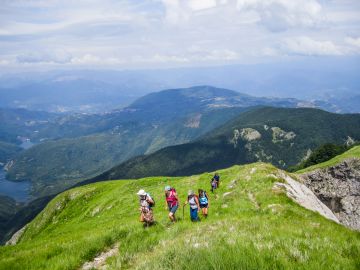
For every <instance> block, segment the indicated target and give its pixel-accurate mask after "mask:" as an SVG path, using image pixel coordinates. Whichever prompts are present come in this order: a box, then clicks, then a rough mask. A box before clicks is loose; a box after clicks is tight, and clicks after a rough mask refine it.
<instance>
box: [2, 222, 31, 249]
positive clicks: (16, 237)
mask: <svg viewBox="0 0 360 270" xmlns="http://www.w3.org/2000/svg"><path fill="white" fill-rule="evenodd" d="M27 226H28V224H26V225H25V226H24V227H22V228H21V229H20V230H18V231H17V232H16V233H14V234H13V235H12V236H11V238H10V240H9V241H7V242H6V243H5V246H12V245H16V244H17V243H18V242H19V240H20V238H21V236H22V235H23V234H24V232H25V230H26V228H27Z"/></svg>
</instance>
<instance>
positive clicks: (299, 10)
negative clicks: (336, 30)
mask: <svg viewBox="0 0 360 270" xmlns="http://www.w3.org/2000/svg"><path fill="white" fill-rule="evenodd" d="M237 8H238V9H239V10H240V11H248V10H253V11H255V12H256V13H258V15H259V17H260V21H259V22H260V23H261V24H262V25H263V26H265V27H266V28H268V29H269V30H271V31H283V30H286V29H288V28H291V27H297V26H301V27H313V26H315V25H316V24H317V23H318V22H319V21H320V20H321V19H322V14H321V11H322V7H321V5H320V4H319V2H318V1H316V0H291V1H289V0H238V1H237Z"/></svg>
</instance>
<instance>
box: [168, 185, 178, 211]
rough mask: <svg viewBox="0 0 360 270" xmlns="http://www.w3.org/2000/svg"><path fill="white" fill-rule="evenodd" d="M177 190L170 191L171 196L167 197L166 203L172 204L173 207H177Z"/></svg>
mask: <svg viewBox="0 0 360 270" xmlns="http://www.w3.org/2000/svg"><path fill="white" fill-rule="evenodd" d="M175 193H176V190H175V189H174V188H172V189H170V191H169V196H167V197H166V201H167V202H168V203H169V204H170V206H171V207H173V206H175V205H177V199H176V197H175Z"/></svg>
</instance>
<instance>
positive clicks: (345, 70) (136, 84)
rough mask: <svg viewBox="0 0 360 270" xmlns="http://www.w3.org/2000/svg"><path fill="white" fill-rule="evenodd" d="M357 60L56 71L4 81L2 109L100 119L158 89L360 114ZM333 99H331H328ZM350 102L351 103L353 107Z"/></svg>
mask: <svg viewBox="0 0 360 270" xmlns="http://www.w3.org/2000/svg"><path fill="white" fill-rule="evenodd" d="M359 63H360V61H359V57H354V56H351V57H341V58H339V57H322V58H315V59H312V60H306V61H301V60H298V61H292V62H287V61H283V62H281V63H263V64H249V65H229V66H218V67H193V68H190V67H188V68H178V69H160V70H159V69H152V70H123V71H118V70H54V71H48V72H28V73H21V74H2V75H0V107H11V108H26V109H29V110H47V111H51V112H86V113H100V112H105V111H107V112H108V111H111V110H113V109H116V108H119V107H121V108H122V107H125V106H127V105H129V104H131V102H132V101H134V100H136V99H137V98H139V97H141V96H144V95H145V94H149V93H151V92H154V91H158V90H159V89H172V88H187V87H192V86H194V85H204V84H206V85H213V86H217V87H222V88H227V89H234V90H236V91H238V92H242V93H246V94H248V95H251V96H257V97H261V96H266V97H269V96H273V97H283V98H284V97H292V98H297V99H299V100H305V101H307V102H312V103H316V104H322V108H323V109H326V110H331V111H333V112H357V113H358V112H360V111H359V109H358V108H359V107H360V103H359V99H357V101H356V102H355V103H354V101H355V99H353V97H356V96H358V95H359V85H360V78H359V71H360V64H359ZM330 97H331V98H330ZM347 101H352V102H353V105H352V106H349V103H347Z"/></svg>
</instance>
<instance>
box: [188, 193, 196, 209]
mask: <svg viewBox="0 0 360 270" xmlns="http://www.w3.org/2000/svg"><path fill="white" fill-rule="evenodd" d="M196 198H197V196H196V195H193V196H188V201H189V204H190V207H191V209H196V208H197V204H196Z"/></svg>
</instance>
